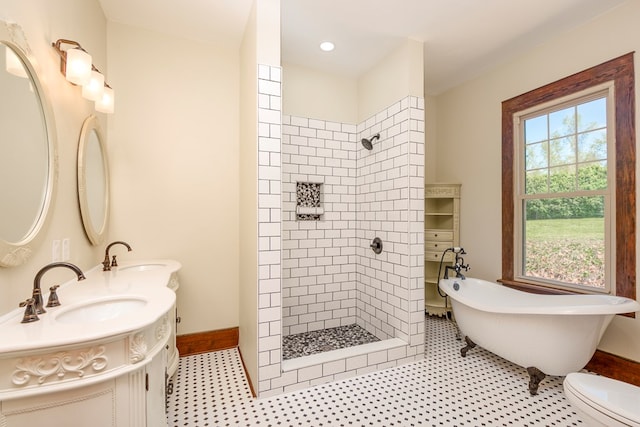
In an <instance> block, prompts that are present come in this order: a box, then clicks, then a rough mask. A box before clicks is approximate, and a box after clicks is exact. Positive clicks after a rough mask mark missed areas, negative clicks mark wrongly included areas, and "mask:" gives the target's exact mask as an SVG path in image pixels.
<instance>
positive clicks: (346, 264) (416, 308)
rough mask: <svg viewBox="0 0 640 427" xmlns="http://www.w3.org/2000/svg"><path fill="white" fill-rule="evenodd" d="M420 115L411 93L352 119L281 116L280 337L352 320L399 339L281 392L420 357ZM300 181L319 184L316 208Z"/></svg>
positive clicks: (305, 370)
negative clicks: (304, 199) (368, 142)
mask: <svg viewBox="0 0 640 427" xmlns="http://www.w3.org/2000/svg"><path fill="white" fill-rule="evenodd" d="M423 117H424V104H423V100H422V99H421V98H417V97H406V98H404V99H401V100H399V101H398V102H396V103H394V104H392V105H391V106H389V107H388V108H386V109H385V110H383V111H381V112H379V113H378V114H376V115H375V116H373V117H371V118H369V119H367V120H366V121H364V122H362V123H359V124H357V125H353V124H345V123H336V122H328V121H323V120H316V119H313V118H302V117H291V116H283V117H282V121H283V127H282V146H281V151H282V153H281V167H282V182H281V185H282V334H283V336H287V335H291V334H297V333H301V332H309V331H315V330H319V329H326V328H333V327H337V326H344V325H351V324H357V325H359V326H361V327H363V328H364V329H366V330H367V331H368V332H370V333H372V334H373V335H375V336H376V337H377V338H379V339H380V340H383V341H385V340H394V342H395V343H396V345H395V346H393V348H392V349H384V343H383V344H382V345H383V347H373V350H372V351H371V352H368V353H367V352H366V351H365V352H363V351H359V352H358V351H356V353H354V354H356V355H355V356H352V357H349V356H345V357H342V358H339V359H337V360H332V361H329V362H322V363H321V364H316V365H304V366H303V367H301V368H300V369H298V370H297V376H296V378H295V380H296V381H295V383H291V384H289V385H287V386H285V387H284V390H287V389H292V388H295V387H299V386H300V385H301V384H304V383H306V384H307V385H312V384H316V383H320V382H326V381H331V380H333V379H337V378H343V377H345V376H349V375H355V374H358V373H361V372H364V371H369V370H372V369H382V368H386V367H390V366H394V365H396V364H399V363H404V362H407V361H411V360H415V359H417V358H421V357H422V356H423V351H424V318H423V314H422V306H423V302H422V300H423V290H422V289H423V283H422V282H423V272H422V265H423V194H424V184H423V181H424V167H423V161H424V160H423V159H424V157H423V149H424V119H423ZM377 133H380V139H378V140H376V141H374V143H373V149H372V150H370V151H369V150H367V149H365V148H364V147H363V146H362V145H361V144H360V142H359V141H360V140H361V139H362V138H364V137H366V138H369V137H370V136H371V135H374V134H377ZM301 183H302V185H303V186H306V185H311V186H312V187H314V188H315V189H316V190H319V198H317V197H315V196H314V200H315V202H316V204H317V206H316V209H315V210H313V209H311V210H309V206H306V204H305V206H302V208H303V209H301V208H300V206H299V202H298V199H299V196H300V195H299V189H300V184H301ZM318 202H319V203H318ZM309 212H311V213H313V215H314V216H312V217H309V216H303V217H300V216H299V214H300V213H303V214H308V213H309ZM374 237H380V238H381V239H382V241H383V245H384V250H383V252H382V253H381V254H379V255H377V254H375V253H374V252H373V251H372V250H371V248H370V244H371V241H372V240H373V238H374ZM387 342H388V341H387ZM398 342H401V343H402V345H397V343H398ZM376 348H378V349H376ZM379 348H382V350H380V349H379ZM346 354H348V353H346ZM294 360H295V359H294ZM318 360H321V359H318ZM294 366H299V365H294ZM300 366H301V365H300ZM288 372H289V371H288V370H285V373H284V374H283V375H288ZM291 378H292V379H293V375H291Z"/></svg>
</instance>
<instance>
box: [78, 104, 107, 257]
mask: <svg viewBox="0 0 640 427" xmlns="http://www.w3.org/2000/svg"><path fill="white" fill-rule="evenodd" d="M92 132H95V134H96V136H97V137H98V145H99V148H100V152H101V154H102V169H103V171H104V180H105V188H104V190H105V191H104V198H105V200H104V210H105V212H104V218H103V221H102V224H101V225H100V228H99V229H96V228H95V227H94V224H93V221H92V220H91V210H90V209H89V199H88V197H87V161H86V157H87V152H88V144H89V140H90V137H91V134H92ZM109 199H110V198H109V160H108V157H107V146H106V144H105V141H104V136H103V134H102V129H101V128H100V122H99V121H98V118H97V117H96V116H94V115H91V116H89V117H87V118H86V119H85V121H84V123H83V124H82V130H81V132H80V141H79V142H78V202H79V203H80V215H81V216H82V224H83V225H84V231H85V233H86V235H87V237H88V238H89V241H90V242H91V244H93V245H99V244H101V243H102V242H103V241H104V238H105V235H106V232H107V228H108V225H109Z"/></svg>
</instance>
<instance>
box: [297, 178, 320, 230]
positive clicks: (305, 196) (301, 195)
mask: <svg viewBox="0 0 640 427" xmlns="http://www.w3.org/2000/svg"><path fill="white" fill-rule="evenodd" d="M322 214H324V208H323V207H322V184H321V183H318V182H296V219H297V220H298V221H320V219H321V216H322Z"/></svg>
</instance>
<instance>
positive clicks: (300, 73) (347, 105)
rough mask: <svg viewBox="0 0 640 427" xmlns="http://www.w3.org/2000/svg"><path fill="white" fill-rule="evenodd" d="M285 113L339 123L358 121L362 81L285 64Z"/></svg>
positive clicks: (283, 73) (283, 96) (283, 93)
mask: <svg viewBox="0 0 640 427" xmlns="http://www.w3.org/2000/svg"><path fill="white" fill-rule="evenodd" d="M282 68H283V70H282V76H283V77H282V113H283V114H286V115H289V116H298V117H312V118H314V119H317V120H327V121H333V122H338V123H357V122H358V79H356V78H355V77H345V76H340V75H336V74H329V73H325V72H320V71H317V70H313V69H310V68H306V67H302V66H299V65H296V64H283V65H282Z"/></svg>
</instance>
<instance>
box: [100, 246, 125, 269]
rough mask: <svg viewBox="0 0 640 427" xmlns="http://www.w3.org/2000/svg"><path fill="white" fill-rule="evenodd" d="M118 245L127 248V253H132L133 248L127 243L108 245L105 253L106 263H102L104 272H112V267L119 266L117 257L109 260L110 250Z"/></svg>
mask: <svg viewBox="0 0 640 427" xmlns="http://www.w3.org/2000/svg"><path fill="white" fill-rule="evenodd" d="M118 244H119V245H123V246H125V247H126V248H127V252H131V246H129V244H128V243H127V242H122V241H116V242H112V243H109V245H107V249H105V251H104V261H102V271H110V270H111V267H117V266H118V261H116V256H115V255H114V256H113V259H111V260H109V249H111V246H113V245H118Z"/></svg>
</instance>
